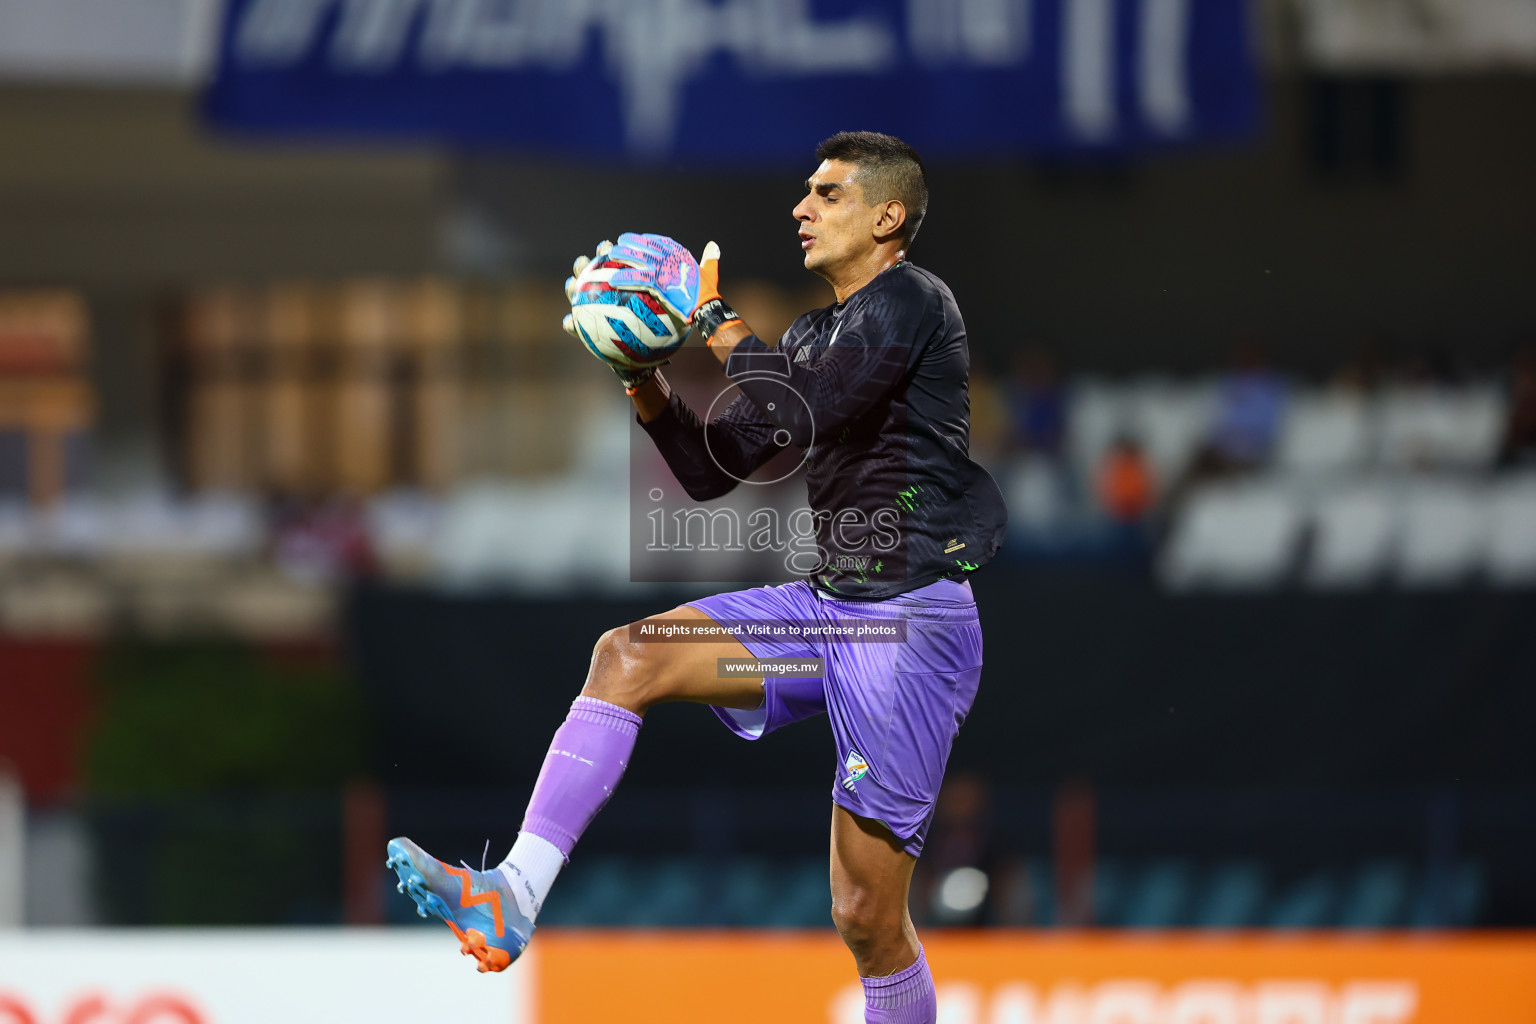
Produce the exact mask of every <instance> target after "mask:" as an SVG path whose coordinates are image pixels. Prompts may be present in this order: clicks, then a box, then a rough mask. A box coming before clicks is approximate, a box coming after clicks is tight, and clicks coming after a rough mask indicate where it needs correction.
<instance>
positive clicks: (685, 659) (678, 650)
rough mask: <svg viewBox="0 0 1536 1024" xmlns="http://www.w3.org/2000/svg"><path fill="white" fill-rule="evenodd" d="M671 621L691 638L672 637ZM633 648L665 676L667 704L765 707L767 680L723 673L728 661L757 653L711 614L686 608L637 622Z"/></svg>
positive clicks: (631, 631) (633, 627) (630, 631)
mask: <svg viewBox="0 0 1536 1024" xmlns="http://www.w3.org/2000/svg"><path fill="white" fill-rule="evenodd" d="M667 622H672V623H679V624H685V625H686V627H687V631H686V634H684V635H682V636H678V635H675V634H676V631H673V632H674V635H673V636H670V637H669V636H667V635H666V631H665V629H664V625H665V623H667ZM627 633H628V640H629V642H630V644H631V645H633V646H635V647H637V648H638V649H640V650H641V651H643V657H645V659H646V660H647V661H649V662H650V663H651V664H652V665H653V666H654V671H657V672H659V673H660V675H661V678H660V680H659V681H660V682H661V684H662V686H663V688H664V692H665V693H666V697H665V699H666V700H674V701H689V702H693V703H698V704H714V705H717V706H719V707H725V708H740V709H746V710H750V709H752V708H756V707H758V706H759V705H761V704H762V703H763V677H762V676H760V675H759V676H739V675H731V674H729V673H726V672H722V671H721V670H720V660H721V659H722V658H748V659H749V658H751V657H752V652H751V651H749V650H747V649H746V648H745V647H743V646H742V645H741V641H739V640H737V639H736V638H735V637H734V636H732V635H731V634H729V633H727V632H726V631H725V630H724V629H722V628H721V627H720V626H719V625H718V624H716V623H715V621H714V620H713V619H711V618H710V617H709V616H708V615H705V614H704V613H703V612H701V611H699V610H698V609H697V608H692V607H690V606H688V605H682V606H681V607H678V608H673V609H672V610H671V611H669V612H663V613H662V614H660V615H652V616H650V617H648V618H645V619H641V620H640V621H639V622H634V623H631V624H630V625H629V627H628V630H627Z"/></svg>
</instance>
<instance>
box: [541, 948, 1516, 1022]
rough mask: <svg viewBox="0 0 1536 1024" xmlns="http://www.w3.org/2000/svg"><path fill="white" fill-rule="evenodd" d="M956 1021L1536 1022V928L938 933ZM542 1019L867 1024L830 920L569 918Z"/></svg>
mask: <svg viewBox="0 0 1536 1024" xmlns="http://www.w3.org/2000/svg"><path fill="white" fill-rule="evenodd" d="M925 942H926V944H927V948H928V958H929V961H930V963H931V964H932V966H933V972H934V981H935V985H936V988H937V991H938V994H939V1022H940V1024H1536V936H1530V935H1508V936H1500V935H1457V936H1446V935H1413V934H1401V935H1398V934H1391V935H1384V934H1371V935H1364V934H1356V935H1335V934H1327V935H1319V934H1307V935H1277V934H1274V933H1267V934H1241V935H1231V934H1212V933H1201V934H1194V933H1183V934H1178V933H1158V934H1151V933H1147V934H1124V933H1122V934H1104V935H1083V934H1075V935H1074V934H1070V933H1060V934H1042V933H1019V932H966V933H940V932H933V933H930V934H928V935H927V936H925ZM538 945H539V959H538V961H537V963H538V968H537V969H538V979H537V982H536V989H537V997H536V999H537V1006H538V1011H537V1012H538V1020H539V1021H540V1022H541V1024H593V1022H600V1021H626V1022H646V1021H658V1022H660V1021H667V1022H671V1024H694V1022H697V1024H705V1022H710V1024H717V1022H724V1021H730V1022H733V1024H755V1022H759V1021H760V1022H763V1024H768V1022H774V1024H783V1022H786V1021H795V1022H802V1021H803V1022H808V1024H809V1022H814V1024H860V1022H862V1021H863V1019H864V1015H863V1000H862V993H861V991H860V988H859V985H858V980H857V977H856V976H855V972H854V967H853V960H852V958H851V957H850V956H849V955H848V953H847V951H846V950H844V949H843V947H842V944H841V943H840V942H839V941H838V939H837V937H836V936H835V935H832V934H830V933H827V934H822V933H778V934H775V933H740V932H721V933H699V932H693V933H681V932H564V933H560V932H551V933H549V934H544V933H541V934H540V936H539V942H538Z"/></svg>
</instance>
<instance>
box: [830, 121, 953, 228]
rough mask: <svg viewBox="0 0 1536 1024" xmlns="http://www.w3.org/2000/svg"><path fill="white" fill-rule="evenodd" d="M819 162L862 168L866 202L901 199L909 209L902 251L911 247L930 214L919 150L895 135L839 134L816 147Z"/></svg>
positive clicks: (925, 178) (860, 171) (861, 184)
mask: <svg viewBox="0 0 1536 1024" xmlns="http://www.w3.org/2000/svg"><path fill="white" fill-rule="evenodd" d="M816 159H817V160H841V161H843V162H844V163H849V164H852V165H853V166H854V167H856V168H858V174H857V180H858V182H859V186H860V187H861V188H862V189H863V190H864V201H865V202H867V203H869V204H870V205H871V206H873V205H874V204H875V203H884V202H887V201H889V200H892V199H895V200H898V201H899V202H900V203H901V205H902V206H904V207H906V210H907V222H906V223H905V224H904V225H902V229H901V230H902V236H901V243H902V248H907V247H909V246H911V244H912V240H913V239H914V238H916V237H917V229H918V228H920V227H922V226H923V216H924V215H925V214H926V213H927V212H928V176H927V174H926V173H925V172H924V171H923V160H922V158H921V157H919V156H918V155H917V150H915V149H913V148H912V147H911V146H909V145H907V144H906V143H905V142H902V141H901V140H900V139H898V138H897V137H896V136H894V135H882V134H880V133H879V132H838V133H837V134H836V135H834V136H832V137H831V138H830V139H827V140H826V141H825V142H823V143H822V144H821V145H819V146H817V147H816Z"/></svg>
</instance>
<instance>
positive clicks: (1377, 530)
mask: <svg viewBox="0 0 1536 1024" xmlns="http://www.w3.org/2000/svg"><path fill="white" fill-rule="evenodd" d="M1394 496H1395V488H1393V487H1392V486H1391V485H1390V484H1386V483H1383V482H1379V481H1362V482H1351V483H1347V484H1344V485H1342V486H1339V487H1336V488H1330V489H1328V490H1327V491H1325V492H1324V493H1322V494H1320V495H1319V496H1318V497H1317V499H1316V501H1315V503H1314V505H1313V507H1312V525H1313V534H1312V550H1311V555H1310V557H1309V559H1308V562H1307V565H1306V567H1305V568H1304V569H1303V571H1302V578H1303V580H1304V581H1305V582H1306V583H1308V584H1309V585H1312V586H1316V587H1363V586H1368V585H1370V584H1372V583H1374V582H1376V581H1377V580H1378V579H1380V578H1381V576H1382V574H1383V573H1384V572H1385V570H1386V567H1387V563H1388V561H1389V560H1390V558H1391V556H1392V552H1393V549H1394V540H1395V538H1396V533H1397V517H1396V506H1395V503H1394Z"/></svg>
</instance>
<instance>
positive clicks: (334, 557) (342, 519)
mask: <svg viewBox="0 0 1536 1024" xmlns="http://www.w3.org/2000/svg"><path fill="white" fill-rule="evenodd" d="M272 548H273V556H274V559H275V561H276V562H277V564H278V566H279V567H280V568H281V569H282V570H283V571H284V572H285V573H287V574H288V575H289V576H290V577H292V578H293V579H295V580H298V581H300V582H305V583H337V582H342V581H346V580H354V579H362V578H366V577H369V576H372V575H374V574H375V572H377V569H378V559H377V557H376V555H375V552H374V548H373V539H372V537H371V536H369V533H368V522H367V517H366V515H365V510H364V508H363V505H362V502H360V501H358V500H357V499H356V498H354V497H351V496H347V495H337V496H333V497H330V498H326V499H323V500H317V499H311V498H302V497H297V496H289V497H286V498H281V499H278V501H277V502H276V503H275V507H274V510H273V514H272Z"/></svg>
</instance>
